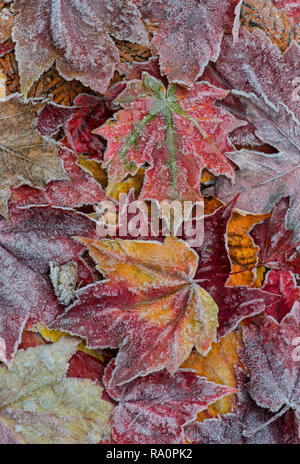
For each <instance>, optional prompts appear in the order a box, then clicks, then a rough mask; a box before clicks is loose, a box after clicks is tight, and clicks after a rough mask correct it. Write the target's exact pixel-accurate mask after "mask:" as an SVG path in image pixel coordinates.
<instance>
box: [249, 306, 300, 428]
mask: <svg viewBox="0 0 300 464" xmlns="http://www.w3.org/2000/svg"><path fill="white" fill-rule="evenodd" d="M299 327H300V304H299V302H297V303H295V304H294V307H293V309H292V311H291V312H290V313H288V314H287V315H286V316H285V317H284V318H283V319H282V320H281V322H280V323H278V322H277V321H276V320H275V319H273V318H272V317H270V316H267V315H263V316H257V318H256V319H255V320H254V321H253V322H252V323H249V324H248V325H245V326H244V327H243V343H244V351H243V356H242V361H243V364H244V365H245V368H246V369H247V372H249V376H250V381H249V382H248V383H247V389H248V391H249V393H250V395H251V397H252V398H253V399H254V400H255V402H256V403H257V405H258V406H260V407H262V408H268V409H269V410H270V411H271V412H273V413H277V414H275V415H274V416H273V420H275V419H276V418H277V417H280V416H282V415H283V414H284V413H285V412H286V411H288V410H289V409H290V408H291V409H293V410H294V411H295V413H296V416H297V417H299V413H300V410H299V407H300V377H299V367H300V361H299V360H297V357H296V358H295V356H294V355H293V351H294V349H295V347H294V344H293V341H294V340H295V339H297V338H298V337H300V329H299ZM250 432H251V430H249V431H248V434H249V433H250Z"/></svg>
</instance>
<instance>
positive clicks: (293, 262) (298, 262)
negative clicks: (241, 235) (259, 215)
mask: <svg viewBox="0 0 300 464" xmlns="http://www.w3.org/2000/svg"><path fill="white" fill-rule="evenodd" d="M289 206H290V200H289V198H287V197H286V198H282V199H281V200H280V201H279V202H278V203H277V204H276V205H275V206H274V208H273V209H272V211H271V214H270V217H269V218H267V219H265V220H264V221H263V222H262V223H261V224H257V225H256V226H255V227H254V228H253V229H252V231H251V232H250V235H251V237H253V239H254V242H255V243H256V245H258V246H259V253H258V264H259V265H260V266H264V265H266V266H268V267H269V268H271V269H280V270H283V271H289V270H290V271H292V272H294V273H295V274H300V255H299V253H298V252H297V250H296V247H295V246H293V245H292V236H293V232H292V231H291V230H290V229H287V227H286V218H287V214H288V211H289Z"/></svg>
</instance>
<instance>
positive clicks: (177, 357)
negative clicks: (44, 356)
mask: <svg viewBox="0 0 300 464" xmlns="http://www.w3.org/2000/svg"><path fill="white" fill-rule="evenodd" d="M233 206H234V203H233V202H232V203H231V204H230V205H229V206H227V207H223V208H220V209H219V210H218V211H217V212H216V213H214V214H213V215H211V216H208V217H207V218H206V219H205V231H206V234H205V237H206V239H205V241H204V244H203V246H202V247H199V248H196V249H195V251H196V253H197V254H198V256H199V262H198V261H197V258H196V255H195V252H194V251H193V250H192V249H190V248H189V247H188V246H187V245H186V244H185V243H184V242H182V241H180V240H178V239H175V238H171V237H167V238H166V239H165V241H164V243H163V244H161V243H158V242H151V241H149V242H146V241H145V242H143V241H140V242H137V241H130V240H119V239H117V240H101V241H96V240H90V239H86V238H81V242H82V243H84V244H85V245H87V246H88V248H89V251H90V254H91V256H92V257H93V258H94V260H95V261H96V263H97V267H98V269H99V270H100V272H102V273H103V275H104V276H106V277H108V279H109V280H107V281H104V282H101V283H98V284H95V285H93V286H89V287H87V288H85V289H82V290H81V291H79V292H78V293H77V295H78V298H79V300H78V302H75V304H74V305H72V306H71V307H69V308H68V309H67V312H66V313H65V314H64V315H62V316H61V317H60V318H59V319H58V320H57V321H56V322H55V323H54V324H53V327H54V328H57V329H60V330H65V331H67V332H69V333H74V334H76V335H80V336H81V337H83V338H84V339H85V340H86V341H87V345H88V346H90V347H106V346H110V347H111V348H117V347H120V351H119V353H118V355H117V361H116V370H115V373H114V382H115V383H116V384H121V383H125V382H128V381H130V380H131V379H132V378H134V377H136V376H137V375H147V374H148V373H150V372H153V371H155V370H159V369H162V368H164V367H166V368H167V369H168V370H169V371H170V372H171V373H173V372H175V371H176V370H177V369H178V367H179V366H180V365H181V364H182V362H183V361H184V360H185V359H186V358H187V357H188V356H189V354H190V352H191V350H192V348H193V346H194V345H195V346H196V348H197V350H198V352H199V353H201V354H203V355H206V354H207V353H208V351H209V349H210V347H211V343H212V342H213V341H214V340H215V337H216V329H217V326H218V322H217V310H218V309H217V306H216V305H215V303H214V301H213V300H212V299H211V297H210V292H211V294H213V295H214V297H213V298H214V299H215V301H217V302H218V304H219V324H220V325H219V329H218V335H219V337H222V336H224V335H225V334H226V333H228V332H230V331H232V330H233V329H234V328H235V327H236V326H237V325H238V323H239V322H240V321H241V320H242V319H244V318H245V317H248V316H250V315H254V314H257V313H259V312H261V311H263V310H264V309H266V307H267V306H268V305H270V304H273V303H275V302H276V301H277V300H278V299H279V298H280V297H279V296H277V295H272V294H270V293H267V292H264V291H261V290H257V289H249V288H247V287H225V284H226V281H227V279H228V276H229V274H230V270H231V265H230V260H229V257H228V254H227V249H226V241H225V240H226V236H225V234H226V228H227V223H228V221H229V219H230V217H231V213H232V209H233ZM198 282H200V285H201V286H202V285H203V288H205V290H206V291H205V292H204V291H203V289H202V288H200V287H199V286H198V285H196V284H197V283H198ZM207 292H208V293H207ZM87 311H89V315H90V317H89V318H86V314H87ZM133 359H134V362H133V361H132V360H133Z"/></svg>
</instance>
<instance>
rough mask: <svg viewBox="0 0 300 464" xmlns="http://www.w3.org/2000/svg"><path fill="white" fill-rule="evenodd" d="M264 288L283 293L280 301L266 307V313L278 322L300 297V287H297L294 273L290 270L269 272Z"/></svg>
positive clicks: (279, 293)
mask: <svg viewBox="0 0 300 464" xmlns="http://www.w3.org/2000/svg"><path fill="white" fill-rule="evenodd" d="M263 290H265V291H266V292H270V293H277V294H278V295H281V298H280V302H277V303H274V304H273V305H271V306H269V307H268V308H267V309H266V313H267V314H269V315H270V316H273V317H274V319H276V320H277V321H278V322H281V321H282V319H283V318H284V317H285V316H286V315H287V314H288V313H289V312H290V311H291V310H292V308H293V306H294V304H295V303H296V301H298V300H299V299H300V289H299V287H297V284H296V279H295V277H294V275H293V274H292V273H291V272H289V271H278V270H273V271H270V272H268V274H267V277H266V281H265V283H264V286H263Z"/></svg>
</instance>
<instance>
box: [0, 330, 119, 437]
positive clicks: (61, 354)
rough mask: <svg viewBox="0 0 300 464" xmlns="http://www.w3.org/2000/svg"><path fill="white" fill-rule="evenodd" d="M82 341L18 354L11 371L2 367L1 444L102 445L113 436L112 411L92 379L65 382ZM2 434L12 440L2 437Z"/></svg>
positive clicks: (60, 342)
mask: <svg viewBox="0 0 300 464" xmlns="http://www.w3.org/2000/svg"><path fill="white" fill-rule="evenodd" d="M77 344H78V340H74V339H69V338H62V339H60V340H59V341H58V342H56V343H54V344H50V345H41V346H38V347H35V348H28V349H27V350H26V351H19V352H18V353H17V355H16V358H15V361H14V365H13V368H12V369H11V370H8V369H7V367H6V366H2V367H0V424H1V427H2V430H1V428H0V439H1V442H2V443H6V442H7V441H6V440H7V438H8V441H9V442H10V441H11V436H12V437H15V439H16V440H18V441H20V442H22V443H30V444H47V443H48V444H52V443H56V444H57V443H63V444H67V443H98V442H99V441H100V439H101V438H102V436H103V435H105V434H107V433H109V425H108V419H109V415H110V412H111V410H112V406H111V405H110V404H109V403H108V402H106V401H104V400H102V399H101V393H102V388H101V387H100V386H99V385H96V384H95V383H93V382H92V381H90V380H88V379H76V378H67V377H66V373H67V370H68V361H69V360H70V358H71V356H72V355H73V354H74V352H75V351H76V348H77ZM3 428H6V429H7V434H8V437H7V438H6V437H5V435H4V437H3Z"/></svg>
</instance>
